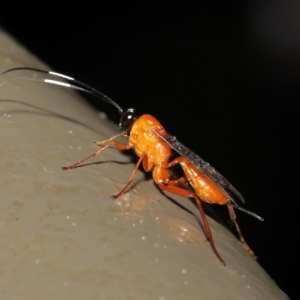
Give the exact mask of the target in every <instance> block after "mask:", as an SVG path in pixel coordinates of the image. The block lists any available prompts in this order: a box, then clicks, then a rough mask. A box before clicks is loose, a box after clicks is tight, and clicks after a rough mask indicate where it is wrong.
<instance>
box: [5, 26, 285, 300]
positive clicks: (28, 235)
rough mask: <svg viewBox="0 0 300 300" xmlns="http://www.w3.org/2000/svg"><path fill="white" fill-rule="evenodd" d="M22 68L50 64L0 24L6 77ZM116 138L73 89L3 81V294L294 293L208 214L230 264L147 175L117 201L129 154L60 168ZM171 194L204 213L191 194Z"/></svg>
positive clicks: (161, 297)
mask: <svg viewBox="0 0 300 300" xmlns="http://www.w3.org/2000/svg"><path fill="white" fill-rule="evenodd" d="M17 66H29V67H39V68H46V69H48V67H47V66H45V65H43V64H42V63H41V62H40V61H38V60H37V59H36V58H35V57H34V56H32V55H31V54H29V53H28V52H27V51H26V50H24V49H23V48H21V47H20V46H19V45H18V44H16V42H15V41H14V40H12V39H11V38H9V37H8V36H7V35H6V34H5V33H3V32H2V31H0V72H1V71H3V70H6V69H9V68H12V67H17ZM70 75H72V74H70ZM8 77H9V76H8ZM3 80H4V79H3ZM0 82H2V78H1V77H0ZM116 133H117V127H116V126H115V125H114V124H111V123H109V122H108V121H106V120H105V118H104V117H100V115H99V114H97V113H96V112H95V111H94V110H93V109H91V108H90V107H89V106H88V105H86V104H85V102H84V101H83V100H81V99H80V97H79V96H77V95H76V94H75V93H74V92H70V91H69V90H66V89H61V88H58V87H52V86H47V85H44V84H39V83H32V82H20V81H18V82H11V83H8V84H6V85H4V86H2V87H1V88H0V135H1V146H0V153H1V162H0V170H1V172H0V184H1V199H0V249H1V251H0V261H1V264H0V274H1V276H0V292H1V299H6V300H10V299H23V300H27V299H30V300H33V299H56V300H58V299H73V300H76V299H157V300H169V299H287V296H286V295H285V294H284V293H283V292H282V291H281V290H280V289H279V288H278V287H277V286H276V284H275V283H274V281H273V280H272V279H271V278H270V277H269V276H268V275H267V274H266V273H265V271H264V270H263V269H262V268H261V267H260V266H259V264H258V263H257V262H256V261H255V260H254V259H252V258H251V257H250V256H249V255H248V253H246V251H245V250H244V249H243V248H242V246H241V245H240V243H239V242H238V241H237V239H236V238H235V237H234V236H233V235H232V234H231V233H230V232H228V230H227V229H225V228H223V227H222V226H220V225H219V224H217V223H216V222H214V221H213V220H211V219H209V222H210V224H211V228H212V232H213V236H214V240H215V243H216V246H217V248H218V250H219V252H220V254H221V256H222V257H223V258H224V260H225V261H226V263H227V266H226V267H223V266H222V264H221V263H220V262H219V261H218V259H217V258H216V257H215V255H214V253H213V252H212V250H211V248H210V245H209V243H206V242H204V235H203V231H202V229H201V226H199V223H198V222H197V219H196V218H195V217H194V216H193V215H192V214H190V213H188V212H187V211H185V210H183V209H181V208H180V207H179V206H177V205H175V204H174V203H172V202H171V201H170V200H168V198H167V197H166V196H165V195H164V194H162V193H160V192H159V191H158V190H157V188H156V187H155V185H154V183H153V181H152V180H148V181H145V177H144V174H143V173H142V172H138V174H137V177H136V179H135V183H136V184H135V186H134V188H133V189H132V190H131V191H130V192H128V193H127V194H125V195H124V196H123V197H122V198H121V199H120V200H118V201H115V202H113V201H112V200H110V198H109V197H110V196H111V195H112V194H113V193H115V192H117V191H119V190H120V189H121V188H122V186H123V184H124V183H125V182H126V181H127V179H128V176H129V174H130V173H131V171H132V168H133V164H132V163H131V162H130V161H131V157H130V156H127V155H124V154H122V153H121V152H120V151H118V150H115V149H108V150H107V151H105V152H104V153H103V154H101V155H99V156H98V157H96V158H94V159H92V160H91V163H92V162H94V164H90V165H87V166H84V167H81V168H77V169H76V170H71V171H67V172H62V171H61V170H60V167H62V166H65V165H67V164H68V163H69V162H76V161H77V160H79V159H81V158H83V157H85V156H86V155H88V154H90V153H92V152H93V151H94V150H95V149H96V147H95V145H94V144H93V143H92V140H93V139H97V140H102V139H106V138H108V137H110V136H112V135H114V134H116ZM96 162H97V163H96ZM168 196H169V197H171V198H172V199H174V200H175V201H178V202H179V203H181V204H182V205H184V206H185V207H186V208H187V209H188V210H190V211H192V212H193V213H194V214H195V216H197V218H198V212H197V210H196V208H195V206H194V205H193V204H192V203H190V201H189V200H187V199H182V198H179V197H174V196H173V195H168Z"/></svg>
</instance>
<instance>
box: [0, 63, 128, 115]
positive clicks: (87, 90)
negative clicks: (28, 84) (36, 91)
mask: <svg viewBox="0 0 300 300" xmlns="http://www.w3.org/2000/svg"><path fill="white" fill-rule="evenodd" d="M14 71H34V72H39V73H44V74H49V75H52V76H57V77H61V78H63V79H65V80H67V81H72V82H74V83H76V84H77V85H74V84H69V83H65V82H62V81H57V80H51V79H44V78H43V79H42V78H34V77H15V78H12V79H9V80H7V81H5V82H3V83H1V84H0V86H1V85H3V84H5V83H7V82H9V81H13V80H32V81H39V82H45V83H49V84H55V85H60V86H64V87H67V88H71V89H74V90H78V91H81V92H85V93H88V94H92V95H94V96H95V97H97V98H100V99H101V100H103V101H105V102H107V103H109V104H111V105H113V106H114V107H116V108H117V110H118V111H119V113H120V114H122V113H123V109H122V108H121V107H120V106H119V105H118V104H117V103H116V102H115V101H113V100H112V99H111V98H109V97H108V96H106V95H105V94H103V93H101V92H100V91H98V90H96V89H95V88H93V87H91V86H89V85H87V84H85V83H83V82H81V81H79V80H77V79H75V78H72V77H69V76H67V75H64V74H60V73H56V72H52V71H45V70H40V69H36V68H28V67H18V68H12V69H8V70H6V71H4V72H2V73H0V76H2V75H4V74H6V73H10V72H14Z"/></svg>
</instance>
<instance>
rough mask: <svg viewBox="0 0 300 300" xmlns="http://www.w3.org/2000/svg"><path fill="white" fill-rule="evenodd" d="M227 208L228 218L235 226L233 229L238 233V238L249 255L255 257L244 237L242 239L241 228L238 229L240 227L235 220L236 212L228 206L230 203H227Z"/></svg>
mask: <svg viewBox="0 0 300 300" xmlns="http://www.w3.org/2000/svg"><path fill="white" fill-rule="evenodd" d="M227 208H228V211H229V216H230V220H231V222H232V223H233V224H234V226H235V229H236V231H237V233H238V235H239V238H240V241H241V243H242V245H243V247H244V248H245V249H246V251H247V252H248V253H249V254H250V255H251V256H253V257H254V258H256V256H255V253H254V252H253V251H252V250H251V248H250V247H249V246H248V244H247V243H246V241H245V239H244V237H243V235H242V232H241V229H240V227H239V225H238V223H237V221H236V214H235V212H234V208H233V207H232V206H230V205H227Z"/></svg>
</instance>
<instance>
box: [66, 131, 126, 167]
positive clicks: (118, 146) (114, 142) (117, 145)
mask: <svg viewBox="0 0 300 300" xmlns="http://www.w3.org/2000/svg"><path fill="white" fill-rule="evenodd" d="M117 136H119V135H117ZM117 136H114V137H113V138H116V137H117ZM106 141H109V143H108V144H106V145H105V146H103V147H102V148H100V149H99V150H97V151H96V152H94V153H92V154H91V155H89V156H87V157H85V158H84V159H82V160H80V161H78V162H76V163H75V164H73V165H71V166H68V167H62V168H61V169H62V170H63V171H67V170H71V169H74V168H76V167H77V166H79V165H81V164H82V163H83V162H85V161H87V160H88V159H90V158H92V157H94V156H96V155H98V154H99V153H101V152H102V151H104V150H105V149H106V148H108V147H109V146H111V145H114V146H115V147H117V148H118V149H120V150H128V149H129V148H131V146H130V145H125V144H122V143H119V142H116V141H112V140H111V139H108V140H106ZM106 141H104V142H106ZM104 142H96V144H97V145H102V144H103V143H104Z"/></svg>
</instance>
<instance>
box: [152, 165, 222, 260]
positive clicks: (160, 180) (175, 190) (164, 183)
mask: <svg viewBox="0 0 300 300" xmlns="http://www.w3.org/2000/svg"><path fill="white" fill-rule="evenodd" d="M163 170H165V171H166V169H163ZM163 170H160V169H159V168H155V169H154V172H153V178H154V180H155V182H156V184H157V185H158V186H159V188H160V189H161V190H166V191H168V192H170V193H172V194H175V195H179V196H182V197H188V198H194V200H195V202H196V204H197V207H198V210H199V213H200V216H201V218H202V221H203V226H204V233H205V236H206V239H207V240H208V241H209V243H210V246H211V248H212V250H213V252H214V253H215V255H216V256H217V257H218V259H219V260H220V261H221V262H222V263H223V264H224V266H225V265H226V264H225V262H224V260H223V259H222V258H221V256H220V254H219V253H218V251H217V249H216V246H215V243H214V240H213V237H212V233H211V231H210V227H209V224H208V221H207V219H206V216H205V213H204V210H203V207H202V204H201V202H200V200H199V199H198V198H197V196H196V194H195V193H193V192H191V191H189V190H186V189H184V188H181V187H178V186H174V185H169V183H168V178H167V175H166V172H163ZM160 174H162V177H159V175H160ZM180 180H183V179H182V177H181V178H180ZM171 184H172V181H171Z"/></svg>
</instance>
